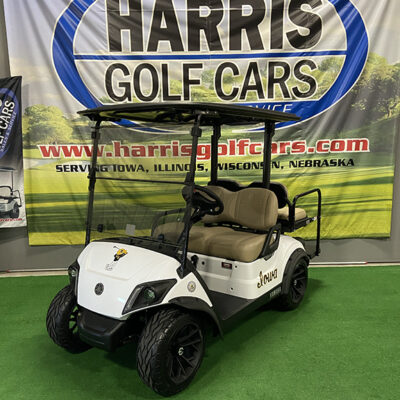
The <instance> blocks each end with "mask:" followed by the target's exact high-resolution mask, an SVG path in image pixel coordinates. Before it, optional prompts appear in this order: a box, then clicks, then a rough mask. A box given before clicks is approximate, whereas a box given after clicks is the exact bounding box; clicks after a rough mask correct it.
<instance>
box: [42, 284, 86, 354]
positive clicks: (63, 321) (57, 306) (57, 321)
mask: <svg viewBox="0 0 400 400" xmlns="http://www.w3.org/2000/svg"><path fill="white" fill-rule="evenodd" d="M78 313H79V310H78V305H77V302H76V297H75V294H74V290H73V289H72V287H71V286H70V285H68V286H66V287H65V288H64V289H61V290H60V291H59V292H58V293H57V295H56V296H55V297H54V299H53V301H52V302H51V304H50V307H49V310H48V312H47V317H46V327H47V332H48V333H49V336H50V337H51V339H52V340H53V341H54V343H56V344H57V345H58V346H60V347H63V348H64V349H65V350H67V351H69V352H70V353H80V352H83V351H85V350H88V349H89V348H90V347H91V346H89V345H88V344H87V343H85V342H83V341H82V340H81V339H80V338H79V334H78V321H77V319H78Z"/></svg>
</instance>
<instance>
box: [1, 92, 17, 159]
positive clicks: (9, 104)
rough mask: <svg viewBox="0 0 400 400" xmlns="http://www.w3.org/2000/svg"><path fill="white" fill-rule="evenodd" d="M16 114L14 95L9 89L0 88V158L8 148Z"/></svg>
mask: <svg viewBox="0 0 400 400" xmlns="http://www.w3.org/2000/svg"><path fill="white" fill-rule="evenodd" d="M18 113H19V102H18V99H17V96H16V95H15V93H14V92H13V91H12V90H11V89H8V88H0V158H2V157H3V156H4V155H5V154H6V153H7V150H8V148H9V146H10V143H11V136H12V134H13V128H14V125H15V123H16V122H17V121H18V119H17V117H18Z"/></svg>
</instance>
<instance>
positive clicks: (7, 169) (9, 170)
mask: <svg viewBox="0 0 400 400" xmlns="http://www.w3.org/2000/svg"><path fill="white" fill-rule="evenodd" d="M12 171H15V169H14V168H11V167H0V172H12Z"/></svg>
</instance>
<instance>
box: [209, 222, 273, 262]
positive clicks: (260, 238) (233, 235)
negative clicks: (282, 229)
mask: <svg viewBox="0 0 400 400" xmlns="http://www.w3.org/2000/svg"><path fill="white" fill-rule="evenodd" d="M266 238H267V235H266V234H257V233H249V232H239V231H234V230H233V229H231V230H230V232H221V233H216V234H215V235H214V236H213V237H212V240H209V242H208V248H207V253H206V254H208V255H210V256H213V257H221V258H229V259H231V260H235V261H242V262H252V261H254V260H256V259H257V258H258V256H259V255H260V253H261V250H262V248H263V246H264V243H265V239H266Z"/></svg>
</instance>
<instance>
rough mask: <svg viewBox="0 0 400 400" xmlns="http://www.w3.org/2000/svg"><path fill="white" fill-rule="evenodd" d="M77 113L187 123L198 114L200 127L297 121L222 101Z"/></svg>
mask: <svg viewBox="0 0 400 400" xmlns="http://www.w3.org/2000/svg"><path fill="white" fill-rule="evenodd" d="M78 113H79V114H81V115H84V116H87V117H89V118H90V119H91V120H92V121H99V120H100V121H101V120H104V121H120V120H122V119H126V120H134V121H141V122H150V123H151V122H153V123H163V124H164V123H171V124H180V123H190V122H192V121H193V120H194V119H195V117H196V116H197V115H199V114H201V115H202V117H201V123H200V125H201V126H213V125H216V124H217V125H246V124H255V123H261V122H287V121H298V120H300V118H299V117H298V116H297V115H295V114H290V113H284V112H280V111H271V110H266V109H260V108H255V107H249V106H241V105H235V104H224V103H222V104H221V103H171V102H169V103H168V102H163V103H125V104H115V105H106V106H102V107H98V108H92V109H87V110H83V111H79V112H78Z"/></svg>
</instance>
